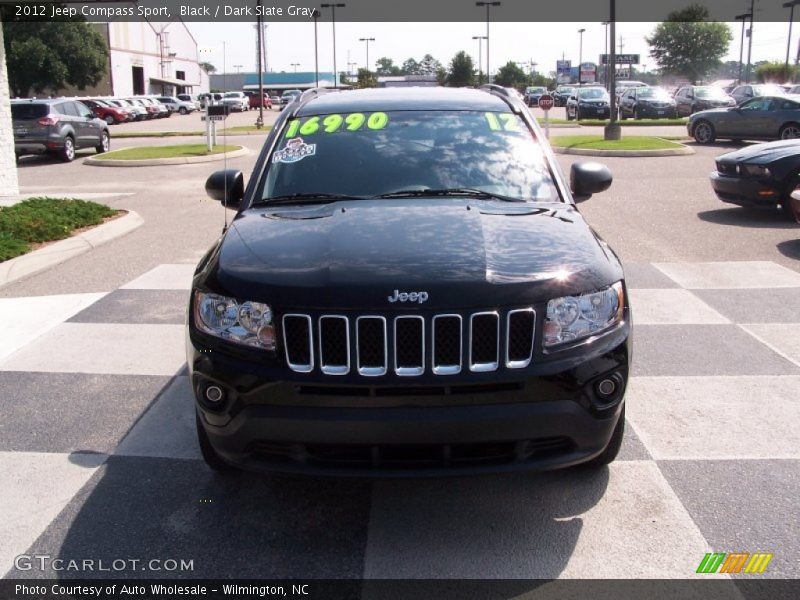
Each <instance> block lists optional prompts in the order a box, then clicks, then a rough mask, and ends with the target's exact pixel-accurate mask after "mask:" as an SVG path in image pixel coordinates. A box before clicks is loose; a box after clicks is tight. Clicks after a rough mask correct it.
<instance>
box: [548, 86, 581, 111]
mask: <svg viewBox="0 0 800 600" xmlns="http://www.w3.org/2000/svg"><path fill="white" fill-rule="evenodd" d="M575 89H576V87H575V86H571V85H559V86H557V87H556V91H555V92H553V104H555V105H556V106H566V105H567V100H568V99H569V97H570V96H571V95H572V94H573V93H574V91H575Z"/></svg>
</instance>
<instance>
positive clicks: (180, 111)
mask: <svg viewBox="0 0 800 600" xmlns="http://www.w3.org/2000/svg"><path fill="white" fill-rule="evenodd" d="M178 112H179V113H181V114H182V115H185V114H186V113H187V111H186V107H185V106H181V107H180V109H179V110H178Z"/></svg>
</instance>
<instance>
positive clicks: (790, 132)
mask: <svg viewBox="0 0 800 600" xmlns="http://www.w3.org/2000/svg"><path fill="white" fill-rule="evenodd" d="M779 135H780V138H781V139H782V140H794V139H797V138H800V125H798V124H797V123H786V125H784V126H783V127H781V130H780V133H779Z"/></svg>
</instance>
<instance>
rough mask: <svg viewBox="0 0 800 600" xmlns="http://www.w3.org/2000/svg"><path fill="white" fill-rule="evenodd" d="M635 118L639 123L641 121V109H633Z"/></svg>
mask: <svg viewBox="0 0 800 600" xmlns="http://www.w3.org/2000/svg"><path fill="white" fill-rule="evenodd" d="M633 118H634V119H636V120H637V121H640V120H641V119H642V115H640V114H639V107H636V108H634V109H633Z"/></svg>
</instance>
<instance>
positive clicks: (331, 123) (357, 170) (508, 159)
mask: <svg viewBox="0 0 800 600" xmlns="http://www.w3.org/2000/svg"><path fill="white" fill-rule="evenodd" d="M261 190H262V191H261V194H260V197H261V198H262V200H261V202H259V203H269V201H270V200H271V199H278V198H282V199H286V198H287V197H288V198H292V197H295V198H302V197H305V198H309V197H315V196H317V197H321V198H329V199H335V198H337V197H338V198H347V197H353V198H375V197H380V196H386V195H389V196H391V197H397V196H401V197H402V196H403V195H404V193H408V195H409V196H411V195H416V196H424V195H425V191H426V190H430V191H431V192H434V191H435V192H436V194H434V193H431V196H433V195H436V196H441V195H447V192H448V191H451V190H452V191H453V192H454V193H453V195H454V196H455V195H459V194H461V195H464V194H465V193H467V194H469V193H479V192H485V193H486V194H491V195H493V196H497V197H503V198H505V199H514V200H521V201H529V202H562V201H563V200H562V199H561V197H560V195H559V193H558V189H557V188H556V186H555V184H554V181H553V177H552V174H551V173H550V171H549V169H548V167H547V164H546V162H545V159H544V156H543V151H542V148H541V146H540V144H539V143H538V142H537V141H536V139H535V137H534V134H533V132H532V131H531V130H530V129H529V128H528V126H527V125H526V124H525V122H524V121H523V120H522V119H521V118H520V117H519V116H518V115H516V114H513V113H510V112H508V113H505V112H486V113H485V112H477V111H389V112H366V113H349V114H324V115H311V116H302V117H299V118H296V119H292V120H290V121H288V122H287V123H286V126H285V128H284V130H283V132H282V133H281V137H280V141H279V142H278V144H277V146H276V148H275V149H274V151H273V153H272V155H271V157H270V159H269V168H268V170H267V172H266V177H265V179H264V180H263V181H262V183H261Z"/></svg>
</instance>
